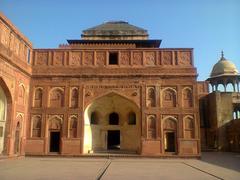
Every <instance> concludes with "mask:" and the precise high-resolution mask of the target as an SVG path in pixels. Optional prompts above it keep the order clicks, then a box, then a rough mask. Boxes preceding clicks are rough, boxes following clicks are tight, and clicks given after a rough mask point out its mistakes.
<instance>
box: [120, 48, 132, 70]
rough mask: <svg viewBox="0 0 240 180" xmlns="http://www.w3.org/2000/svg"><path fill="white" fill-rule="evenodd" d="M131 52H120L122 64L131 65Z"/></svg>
mask: <svg viewBox="0 0 240 180" xmlns="http://www.w3.org/2000/svg"><path fill="white" fill-rule="evenodd" d="M130 60H131V54H130V52H128V51H122V52H121V53H120V65H123V66H128V65H130Z"/></svg>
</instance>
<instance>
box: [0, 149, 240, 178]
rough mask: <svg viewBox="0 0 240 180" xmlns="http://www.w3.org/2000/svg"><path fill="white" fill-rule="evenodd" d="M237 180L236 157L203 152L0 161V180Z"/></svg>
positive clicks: (238, 165) (239, 158)
mask: <svg viewBox="0 0 240 180" xmlns="http://www.w3.org/2000/svg"><path fill="white" fill-rule="evenodd" d="M28 179H31V180H33V179H38V180H42V179H49V180H50V179H51V180H53V179H54V180H55V179H56V180H62V179H64V180H75V179H78V180H79V179H81V180H88V179H102V180H108V179H111V180H112V179H114V180H118V179H119V180H127V179H131V180H132V179H147V180H152V179H163V180H165V179H170V180H175V179H178V180H180V179H181V180H188V179H194V180H200V179H203V180H208V179H229V180H230V179H236V180H239V179H240V154H237V153H203V155H202V159H201V160H196V159H156V158H110V159H108V158H59V157H53V158H49V157H44V158H42V157H41V158H39V157H38V158H37V157H36V158H33V157H26V158H22V159H1V160H0V180H28Z"/></svg>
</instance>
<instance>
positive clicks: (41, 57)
mask: <svg viewBox="0 0 240 180" xmlns="http://www.w3.org/2000/svg"><path fill="white" fill-rule="evenodd" d="M36 56H37V57H36V62H35V65H47V63H48V53H47V52H36Z"/></svg>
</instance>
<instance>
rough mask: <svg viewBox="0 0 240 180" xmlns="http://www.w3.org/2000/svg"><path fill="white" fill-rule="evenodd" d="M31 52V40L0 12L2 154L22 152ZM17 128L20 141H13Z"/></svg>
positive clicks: (26, 116)
mask: <svg viewBox="0 0 240 180" xmlns="http://www.w3.org/2000/svg"><path fill="white" fill-rule="evenodd" d="M31 53H32V46H31V43H30V42H29V41H28V40H27V39H26V38H25V37H24V36H23V35H22V34H21V33H20V32H19V31H18V30H17V29H16V28H15V27H14V26H13V25H12V24H11V22H9V20H8V19H7V18H6V17H4V15H2V14H0V85H1V87H2V88H3V89H4V92H5V94H6V96H7V101H8V107H7V109H8V112H7V121H6V131H5V142H4V144H5V147H4V148H5V150H4V152H3V153H4V154H9V155H13V154H21V155H23V154H24V148H25V141H26V122H27V120H28V104H29V88H30V74H31V70H32V67H31V60H32V59H31ZM18 122H19V124H18ZM16 130H19V141H18V142H19V143H16V139H17V138H16V134H17V133H16ZM17 144H18V145H19V147H18V149H19V150H18V152H16V145H17Z"/></svg>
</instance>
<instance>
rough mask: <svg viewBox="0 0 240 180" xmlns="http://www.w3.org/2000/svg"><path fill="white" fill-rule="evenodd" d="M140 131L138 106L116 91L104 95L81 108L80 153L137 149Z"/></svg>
mask: <svg viewBox="0 0 240 180" xmlns="http://www.w3.org/2000/svg"><path fill="white" fill-rule="evenodd" d="M130 113H131V114H133V115H131V116H129V114H130ZM132 117H134V118H135V119H134V121H133V120H132ZM129 118H131V119H130V120H129ZM140 131H141V125H140V110H139V107H138V106H137V105H136V104H135V103H134V102H132V101H131V100H129V99H127V98H125V97H123V96H121V95H118V94H116V93H110V94H107V95H104V96H102V97H100V98H97V99H95V100H94V101H93V102H92V103H91V104H89V105H88V106H87V108H86V109H85V112H84V145H83V152H84V153H94V152H102V151H112V150H121V151H124V152H128V151H129V152H139V151H140Z"/></svg>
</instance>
